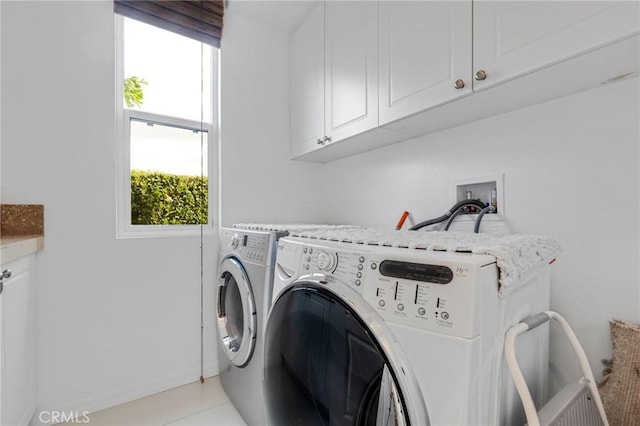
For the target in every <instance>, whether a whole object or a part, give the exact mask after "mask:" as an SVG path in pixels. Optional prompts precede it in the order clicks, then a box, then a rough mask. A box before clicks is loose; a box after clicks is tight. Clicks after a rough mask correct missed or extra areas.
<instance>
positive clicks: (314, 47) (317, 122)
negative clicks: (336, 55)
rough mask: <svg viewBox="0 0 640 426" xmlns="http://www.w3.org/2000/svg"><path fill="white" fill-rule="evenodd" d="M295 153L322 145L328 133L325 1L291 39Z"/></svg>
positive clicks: (292, 134) (291, 85)
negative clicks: (325, 88) (325, 112)
mask: <svg viewBox="0 0 640 426" xmlns="http://www.w3.org/2000/svg"><path fill="white" fill-rule="evenodd" d="M290 55H291V56H290V73H291V76H290V79H291V83H290V89H291V94H290V96H291V98H290V101H291V112H290V118H291V154H292V156H293V157H294V158H295V157H298V156H300V155H302V154H306V153H308V152H311V151H313V150H315V149H318V148H319V147H320V145H318V143H317V141H318V139H320V140H322V138H323V137H324V134H325V133H324V3H322V2H318V3H316V4H315V5H314V7H313V9H312V10H311V12H310V13H309V15H307V17H306V18H305V20H304V21H303V22H302V23H301V24H300V26H299V27H298V29H297V30H296V31H295V32H294V33H293V35H292V36H291V40H290Z"/></svg>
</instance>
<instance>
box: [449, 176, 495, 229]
mask: <svg viewBox="0 0 640 426" xmlns="http://www.w3.org/2000/svg"><path fill="white" fill-rule="evenodd" d="M454 183H455V185H454V187H455V193H454V202H453V203H457V202H458V201H462V200H465V199H467V198H472V199H479V200H480V201H482V202H483V203H484V204H485V205H486V204H487V203H489V204H491V198H492V192H493V193H495V205H496V208H497V212H496V213H495V214H488V213H487V214H486V215H485V216H484V218H483V219H484V220H504V219H505V217H506V216H505V209H504V173H501V174H497V175H490V176H480V177H474V178H460V179H456V181H455V182H454ZM453 203H452V204H453ZM464 216H465V215H460V218H461V219H463V220H464Z"/></svg>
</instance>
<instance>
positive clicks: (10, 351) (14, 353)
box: [0, 256, 36, 425]
mask: <svg viewBox="0 0 640 426" xmlns="http://www.w3.org/2000/svg"><path fill="white" fill-rule="evenodd" d="M5 269H9V270H11V271H12V276H11V278H8V279H4V282H3V287H4V288H3V291H2V294H0V330H1V331H0V333H1V338H0V347H1V351H2V364H1V367H0V379H1V382H2V394H1V395H2V399H1V403H0V405H1V406H2V412H1V415H0V424H2V425H27V424H29V421H30V420H31V417H32V416H33V413H34V411H35V408H36V376H35V349H36V348H35V331H36V329H35V294H34V284H33V278H32V273H33V256H27V257H23V258H22V259H19V260H17V261H15V262H11V263H9V264H6V265H4V267H3V268H2V270H5Z"/></svg>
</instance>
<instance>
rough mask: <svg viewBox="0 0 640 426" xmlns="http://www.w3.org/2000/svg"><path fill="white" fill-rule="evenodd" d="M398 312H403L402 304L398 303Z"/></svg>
mask: <svg viewBox="0 0 640 426" xmlns="http://www.w3.org/2000/svg"><path fill="white" fill-rule="evenodd" d="M398 310H399V311H400V312H402V311H404V305H403V304H402V303H398Z"/></svg>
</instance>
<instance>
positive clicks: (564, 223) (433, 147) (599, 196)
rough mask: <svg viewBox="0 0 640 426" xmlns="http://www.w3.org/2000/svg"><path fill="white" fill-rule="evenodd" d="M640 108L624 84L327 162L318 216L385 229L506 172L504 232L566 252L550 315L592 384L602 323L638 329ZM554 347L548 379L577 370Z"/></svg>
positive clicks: (636, 94) (631, 86)
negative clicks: (574, 342) (474, 180)
mask: <svg viewBox="0 0 640 426" xmlns="http://www.w3.org/2000/svg"><path fill="white" fill-rule="evenodd" d="M639 101H640V88H639V84H638V78H634V79H631V80H627V81H624V82H621V83H617V84H613V85H608V86H604V87H601V88H598V89H594V90H591V91H587V92H582V93H579V94H576V95H573V96H570V97H566V98H563V99H558V100H555V101H552V102H548V103H545V104H541V105H537V106H533V107H530V108H526V109H522V110H519V111H515V112H512V113H508V114H504V115H501V116H497V117H493V118H489V119H486V120H483V121H479V122H475V123H471V124H468V125H464V126H460V127H458V128H454V129H450V130H446V131H442V132H439V133H436V134H432V135H428V136H424V137H420V138H417V139H414V140H411V141H407V142H404V143H400V144H396V145H392V146H389V147H386V148H382V149H378V150H375V151H371V152H368V153H364V154H361V155H357V156H353V157H350V158H346V159H343V160H340V161H335V162H333V163H329V164H327V165H326V166H325V169H324V171H323V183H324V188H323V191H324V197H323V198H324V206H325V209H326V210H325V211H326V214H327V219H328V220H329V221H333V222H349V223H362V224H364V225H373V226H382V227H387V228H391V227H393V226H394V225H395V222H396V221H397V219H398V218H399V217H400V214H401V213H402V211H403V210H409V211H410V212H411V213H412V214H413V215H414V216H415V217H416V219H417V221H420V220H425V219H428V218H432V217H436V216H439V215H440V214H442V213H443V212H444V211H446V209H448V208H449V206H450V205H451V204H452V202H453V198H452V197H453V195H452V194H453V188H454V181H455V180H456V179H459V178H468V177H478V176H485V175H492V174H497V173H504V174H505V212H506V216H507V221H508V224H509V226H510V227H511V229H512V231H514V232H520V233H535V234H547V235H551V236H553V237H555V238H556V239H558V240H559V241H560V243H561V244H562V246H563V248H564V252H563V254H562V255H561V256H560V257H559V259H558V261H557V262H556V263H555V264H554V265H553V266H552V271H553V272H552V274H553V278H552V279H553V282H552V294H551V297H552V302H551V303H552V308H553V309H555V310H557V311H558V312H560V313H561V314H562V315H565V316H566V318H567V320H568V321H569V322H570V323H571V324H572V326H573V327H574V329H575V330H576V333H577V335H578V338H579V339H580V341H581V342H582V344H583V345H584V347H585V350H586V351H587V353H588V355H589V358H590V362H591V365H592V369H593V370H594V373H595V374H596V376H599V375H600V373H601V371H602V365H601V364H600V359H602V358H609V357H611V346H610V343H609V331H608V321H610V320H611V319H613V318H617V319H623V320H628V321H634V322H640V278H639V271H638V259H639V258H640V252H639V239H638V238H639V232H640V228H639V219H638V217H639V216H638V207H639V205H640V204H639V203H640V198H639V197H640V183H639V180H640V176H639V170H640V162H639V154H640V151H639V140H640V136H639V126H640V118H639V117H640V108H639ZM557 339H558V337H555V338H554V339H553V340H552V345H553V346H554V347H555V348H556V349H555V350H554V351H552V360H551V361H552V364H553V365H552V368H553V369H554V372H555V373H556V374H557V373H558V372H559V371H566V370H565V368H566V367H568V366H573V365H575V364H576V362H575V361H574V358H571V357H569V356H568V355H567V354H566V351H565V350H564V349H563V348H562V347H561V346H560V344H559V343H558V340H557ZM560 339H562V337H560ZM557 343H558V345H556V344H557ZM557 348H560V349H557ZM557 379H558V378H557V377H556V380H557Z"/></svg>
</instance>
